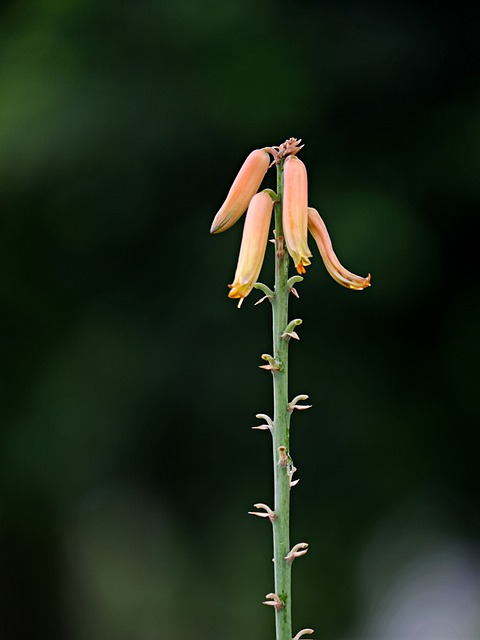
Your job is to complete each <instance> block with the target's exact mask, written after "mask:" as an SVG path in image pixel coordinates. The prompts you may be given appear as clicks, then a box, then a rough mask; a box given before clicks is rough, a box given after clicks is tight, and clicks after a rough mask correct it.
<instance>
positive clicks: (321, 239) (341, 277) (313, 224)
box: [308, 207, 370, 291]
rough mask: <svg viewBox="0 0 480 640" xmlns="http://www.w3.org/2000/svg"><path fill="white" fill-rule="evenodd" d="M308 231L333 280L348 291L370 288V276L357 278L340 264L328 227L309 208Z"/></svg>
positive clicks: (314, 211) (318, 215) (315, 211)
mask: <svg viewBox="0 0 480 640" xmlns="http://www.w3.org/2000/svg"><path fill="white" fill-rule="evenodd" d="M308 230H309V231H310V233H311V234H312V236H313V237H314V239H315V242H316V243H317V246H318V250H319V251H320V255H321V256H322V259H323V262H324V263H325V267H326V268H327V271H328V273H329V274H330V275H331V276H332V278H333V279H334V280H335V281H336V282H338V283H339V284H341V285H342V286H343V287H347V289H355V290H357V291H360V290H361V289H365V288H366V287H369V286H370V274H368V276H367V277H366V278H362V277H361V276H356V275H355V274H354V273H352V272H351V271H347V269H345V267H343V266H342V265H341V264H340V261H339V259H338V258H337V256H336V255H335V252H334V250H333V247H332V241H331V240H330V236H329V235H328V231H327V227H326V226H325V223H324V221H323V220H322V218H321V217H320V214H319V213H318V211H317V210H316V209H313V208H312V207H309V208H308Z"/></svg>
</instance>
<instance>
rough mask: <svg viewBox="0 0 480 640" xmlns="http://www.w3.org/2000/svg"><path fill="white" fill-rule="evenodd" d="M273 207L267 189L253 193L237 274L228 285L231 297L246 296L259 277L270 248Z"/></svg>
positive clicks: (244, 229) (246, 219)
mask: <svg viewBox="0 0 480 640" xmlns="http://www.w3.org/2000/svg"><path fill="white" fill-rule="evenodd" d="M272 210H273V200H272V198H271V197H270V195H269V194H268V192H267V191H261V192H260V193H257V194H256V195H255V196H253V198H252V200H251V202H250V205H249V207H248V211H247V216H246V218H245V226H244V228H243V236H242V244H241V247H240V255H239V256H238V264H237V270H236V272H235V278H234V280H233V284H229V285H228V286H229V287H230V289H231V291H230V293H229V294H228V297H229V298H242V299H243V298H246V297H247V296H248V294H249V293H250V291H251V290H252V289H253V285H254V284H255V283H256V281H257V278H258V276H259V274H260V270H261V268H262V264H263V258H264V257H265V250H266V248H267V241H268V232H269V230H270V220H271V218H272Z"/></svg>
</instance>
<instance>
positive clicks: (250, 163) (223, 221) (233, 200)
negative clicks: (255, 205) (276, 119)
mask: <svg viewBox="0 0 480 640" xmlns="http://www.w3.org/2000/svg"><path fill="white" fill-rule="evenodd" d="M269 165H270V156H269V155H268V153H267V151H266V150H265V149H255V151H252V152H251V153H250V154H249V155H248V157H247V159H246V160H245V162H244V163H243V165H242V167H241V168H240V171H239V172H238V174H237V177H236V178H235V180H234V181H233V184H232V186H231V187H230V191H229V192H228V195H227V198H226V200H225V202H224V203H223V205H222V206H221V208H220V209H219V211H218V213H217V215H216V216H215V218H214V220H213V223H212V226H211V229H210V233H220V232H222V231H226V230H227V229H229V228H230V227H231V226H233V225H234V224H235V222H237V220H238V219H239V218H240V217H241V216H242V214H243V213H244V212H245V211H246V209H247V207H248V205H249V203H250V200H251V199H252V198H253V196H254V195H255V194H256V193H257V191H258V189H259V187H260V185H261V184H262V180H263V178H264V177H265V174H266V173H267V170H268V167H269Z"/></svg>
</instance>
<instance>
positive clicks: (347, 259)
mask: <svg viewBox="0 0 480 640" xmlns="http://www.w3.org/2000/svg"><path fill="white" fill-rule="evenodd" d="M0 17H1V22H0V59H1V64H0V205H1V216H0V225H1V229H0V243H1V250H0V274H1V275H0V292H1V295H0V304H1V307H2V308H1V322H2V336H3V339H2V364H3V366H2V377H1V381H0V398H1V431H0V439H1V446H0V457H1V465H0V469H1V479H2V482H1V485H2V503H3V506H2V518H1V521H0V540H1V541H2V556H3V557H2V567H3V568H2V583H3V584H2V596H3V597H2V599H3V602H4V605H5V607H4V612H3V613H2V614H1V617H0V626H1V635H2V637H4V638H29V639H30V638H39V639H40V638H45V639H47V638H48V639H49V640H54V639H62V640H110V639H112V640H114V639H115V640H127V639H128V640H130V639H132V640H133V639H135V640H143V639H151V638H152V639H153V638H159V639H160V640H163V638H175V639H178V640H183V639H186V638H193V637H195V638H196V639H197V640H203V639H205V640H206V639H207V638H208V639H209V640H210V639H211V638H222V639H225V640H240V639H241V638H245V637H248V638H251V640H260V638H266V637H271V635H272V619H271V611H269V610H268V608H267V607H263V608H262V607H261V606H260V605H259V602H261V600H262V598H263V596H264V594H265V593H268V592H269V591H271V559H270V556H269V554H270V547H269V545H270V542H271V541H270V531H268V526H267V525H265V526H262V523H260V522H258V521H253V522H252V521H251V520H254V519H250V520H249V519H248V517H247V516H246V511H247V510H248V509H249V508H250V507H251V505H252V504H253V503H254V502H256V501H259V500H262V501H263V500H264V501H266V502H271V478H270V469H269V465H270V442H269V441H268V437H267V436H266V435H265V434H258V433H255V432H251V431H250V430H249V427H250V426H253V424H255V418H254V416H255V414H256V413H258V412H267V413H268V412H269V411H270V410H271V404H270V403H271V401H270V386H271V381H270V379H269V375H268V374H265V372H262V371H261V370H259V369H258V368H257V365H258V364H260V360H259V355H260V354H261V353H263V352H265V351H268V350H269V340H270V338H269V325H270V315H269V314H270V310H269V309H268V308H267V307H268V305H267V304H264V305H261V306H259V307H254V306H253V301H254V299H255V296H256V294H255V293H254V294H252V295H251V297H250V298H248V299H247V301H246V302H245V304H244V306H243V308H242V309H241V311H237V309H236V308H235V305H234V303H233V302H232V301H229V300H227V298H226V291H227V290H226V284H227V283H228V282H230V281H231V279H232V277H233V272H234V267H235V262H236V257H237V251H238V245H239V241H240V235H241V225H237V227H235V228H234V229H233V230H231V231H230V232H228V233H226V234H224V235H221V236H218V237H210V236H209V234H208V229H209V226H210V222H211V219H212V217H213V215H214V214H215V212H216V210H217V209H218V207H219V205H220V204H221V201H222V199H223V197H224V196H225V194H226V192H227V190H228V187H229V184H230V182H231V180H232V178H233V176H234V175H235V172H236V170H237V169H238V167H239V166H240V164H241V162H242V161H243V159H244V157H246V155H247V153H248V152H249V151H250V150H252V149H253V148H256V147H261V146H264V145H274V144H280V143H281V142H282V141H283V140H284V139H286V138H287V137H290V136H295V137H301V138H303V140H304V142H305V143H306V146H305V149H304V150H303V152H302V154H303V155H302V158H303V160H304V161H305V163H306V164H307V167H308V170H309V180H310V198H311V202H312V205H314V206H316V207H317V208H319V210H320V211H321V212H322V214H323V216H324V218H325V220H326V223H327V225H328V226H329V229H330V232H331V235H332V237H333V240H334V246H335V247H336V250H337V253H338V254H339V257H340V258H341V260H342V261H343V262H344V264H345V266H346V267H347V268H349V269H351V270H352V271H354V272H357V273H360V274H366V273H367V272H369V271H370V272H371V273H372V283H373V286H372V287H371V289H369V290H368V291H366V292H364V293H356V292H350V291H347V290H344V289H341V288H340V287H338V286H337V285H336V284H335V283H334V282H333V281H331V280H330V279H329V278H328V276H327V274H326V272H325V270H324V268H323V265H322V264H321V260H320V258H319V257H316V258H315V259H314V261H313V264H312V266H311V267H310V268H309V270H308V274H307V277H306V279H305V282H304V283H302V285H300V287H299V292H300V295H301V299H300V300H299V301H293V303H292V314H293V316H295V317H296V316H300V317H302V318H303V319H304V324H303V325H302V327H301V331H300V333H301V341H300V343H299V344H294V345H292V378H291V379H292V394H296V393H308V394H309V395H310V397H311V400H312V402H313V404H314V408H313V410H312V411H310V412H308V414H302V415H298V416H295V422H294V425H293V436H292V437H293V447H294V451H293V452H294V456H295V463H296V465H297V466H298V467H299V474H298V475H299V477H301V479H302V482H301V483H300V484H299V486H298V487H296V489H295V496H294V500H293V510H294V512H293V516H294V524H293V534H292V535H293V540H297V539H298V540H300V539H306V540H307V541H309V542H310V545H311V550H310V552H309V555H308V556H307V558H306V559H305V560H304V561H298V566H296V567H295V583H294V587H295V594H296V599H297V602H296V604H295V608H294V622H295V626H296V627H297V626H298V628H302V626H303V627H307V626H312V627H314V628H315V630H316V634H315V637H316V638H317V639H318V640H320V639H323V638H329V639H330V640H332V639H334V638H347V637H348V638H350V637H351V636H350V635H349V634H353V633H356V632H358V630H359V629H361V628H362V627H361V625H362V620H364V618H365V616H367V613H368V612H367V608H368V607H367V605H366V604H365V589H364V587H363V586H362V579H363V578H362V576H364V573H362V567H363V564H364V562H365V557H370V556H369V555H368V553H373V552H371V551H368V550H369V549H370V550H371V545H372V544H373V543H372V540H375V539H376V536H377V535H379V534H378V531H384V530H385V527H386V530H387V531H388V532H389V533H388V536H387V539H388V540H390V542H391V545H392V546H393V547H395V545H396V544H397V542H398V540H397V538H396V536H398V535H399V534H398V532H399V531H402V530H405V529H406V530H407V531H410V532H411V531H416V527H420V529H422V531H423V530H424V529H425V528H427V529H428V530H429V531H433V532H434V537H435V536H437V534H438V536H440V535H441V536H445V537H446V538H447V539H455V540H460V541H461V543H462V544H465V545H467V544H468V545H471V547H470V546H469V548H475V549H477V550H478V544H479V525H480V523H479V520H478V445H479V438H478V421H479V417H480V404H479V395H478V390H477V386H478V362H479V355H480V354H479V347H478V344H479V342H478V339H477V336H478V327H479V321H480V304H479V297H478V291H477V286H476V285H477V283H476V277H475V273H476V270H475V266H476V265H475V260H476V252H477V246H476V245H477V242H476V241H477V237H476V235H475V233H474V223H475V222H476V217H477V215H478V200H479V181H478V169H479V162H478V156H479V142H478V141H479V136H478V131H479V124H480V120H479V113H480V112H479V109H478V106H479V85H478V77H477V74H476V72H477V65H476V62H478V61H477V60H476V59H475V42H476V38H477V33H476V27H475V24H474V21H473V19H472V16H471V15H470V13H469V12H468V10H467V9H465V7H462V3H456V5H455V15H454V16H452V14H451V11H450V9H448V10H447V9H445V10H442V9H441V8H440V7H438V6H436V5H435V6H434V5H430V4H429V3H416V2H400V1H398V2H394V1H390V2H386V3H370V2H366V1H365V0H358V1H357V2H348V1H347V0H344V1H336V2H333V1H330V2H329V1H325V2H314V0H299V1H297V2H295V3H292V2H287V1H277V2H274V1H273V0H255V1H254V0H210V1H198V2H197V1H194V0H175V1H173V0H156V1H155V0H139V1H136V2H113V1H110V0H99V1H98V0H97V1H94V0H70V1H68V0H65V1H61V0H57V1H55V0H25V1H23V2H10V3H8V4H7V5H6V6H5V8H4V9H2V11H1V13H0ZM268 256H270V258H272V256H271V255H270V254H267V257H268ZM270 278H271V265H266V266H265V268H264V272H263V275H262V280H264V281H266V282H267V283H270V282H271V279H270ZM392 522H393V523H397V524H396V525H395V526H392V527H390V524H389V523H392ZM385 523H387V524H388V525H389V526H387V525H385ZM397 525H398V526H397ZM389 527H390V528H389ZM385 535H386V534H385ZM432 535H433V534H432ZM407 538H408V539H409V540H410V539H412V540H413V541H412V545H411V546H412V548H413V549H416V548H418V547H422V544H423V543H422V540H425V539H426V540H427V541H428V537H427V538H424V537H422V536H421V535H420V534H419V535H418V536H416V534H415V535H413V534H412V535H411V536H410V537H408V536H407ZM402 539H403V538H402ZM435 539H436V538H435ZM387 546H388V544H387ZM409 548H410V547H409ZM379 549H383V551H382V553H385V549H384V548H383V547H382V546H381V545H380V546H379ZM367 551H368V553H367ZM379 553H380V551H378V552H377V555H378V554H379ZM408 553H409V551H408V550H407V551H405V554H407V555H408ZM373 555H375V554H373ZM400 556H401V554H400ZM392 562H393V561H392ZM399 562H400V561H399ZM362 563H363V564H362ZM380 564H381V563H380ZM387 564H388V562H387ZM394 564H395V563H394ZM400 564H401V562H400ZM381 566H382V565H381ZM381 571H382V570H381V569H379V573H381ZM377 578H378V576H377ZM374 581H375V576H373V577H372V576H370V585H371V584H373V583H374ZM355 630H357V631H355ZM367 640H371V639H370V638H368V639H367ZM389 640H390V639H389ZM450 640H455V636H454V635H452V636H451V637H450ZM462 640H465V638H462ZM467 640H470V638H468V639H467ZM472 640H473V638H472Z"/></svg>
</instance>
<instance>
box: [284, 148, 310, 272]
mask: <svg viewBox="0 0 480 640" xmlns="http://www.w3.org/2000/svg"><path fill="white" fill-rule="evenodd" d="M307 223H308V183H307V169H306V168H305V165H304V164H303V162H302V161H301V160H300V159H299V158H297V157H296V156H289V157H288V158H287V159H286V160H285V164H284V167H283V233H284V235H285V241H286V243H287V249H288V253H289V254H290V255H291V256H292V259H293V262H294V264H295V267H296V269H297V271H298V273H305V267H306V266H307V265H309V264H310V260H309V259H308V258H310V257H311V255H312V254H311V252H310V249H309V248H308V244H307Z"/></svg>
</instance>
